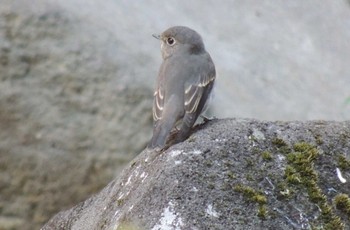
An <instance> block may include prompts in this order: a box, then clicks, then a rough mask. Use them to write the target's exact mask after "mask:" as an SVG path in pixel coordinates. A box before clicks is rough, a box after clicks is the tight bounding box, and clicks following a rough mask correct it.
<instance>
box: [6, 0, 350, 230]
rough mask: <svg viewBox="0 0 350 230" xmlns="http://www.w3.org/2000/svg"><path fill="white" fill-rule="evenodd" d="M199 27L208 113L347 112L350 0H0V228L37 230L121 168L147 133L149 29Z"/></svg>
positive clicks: (154, 63) (294, 115) (152, 73)
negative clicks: (210, 71) (212, 68)
mask: <svg viewBox="0 0 350 230" xmlns="http://www.w3.org/2000/svg"><path fill="white" fill-rule="evenodd" d="M174 25H185V26H188V27H191V28H193V29H195V30H196V31H198V32H199V33H200V34H201V35H202V37H203V40H204V43H205V45H206V48H207V50H208V52H209V53H210V54H211V56H212V58H213V60H214V62H215V64H216V69H217V75H218V76H217V83H216V89H215V97H214V100H213V101H212V107H211V115H213V116H216V117H218V118H226V117H243V118H256V119H260V120H314V119H316V120H346V119H349V118H350V62H349V60H350V2H349V1H346V0H324V1H322V2H321V1H318V0H303V1H275V0H266V1H257V0H235V1H225V2H223V1H221V2H219V1H213V0H206V1H199V0H186V1H184V0H181V1H175V0H168V1H165V2H160V1H155V0H149V1H126V0H125V1H122V0H104V1H97V0H61V1H55V0H31V1H28V0H0V229H1V230H2V229H6V230H8V229H24V230H26V229H38V228H40V226H41V225H42V224H43V223H44V222H46V221H47V220H48V218H50V217H51V216H52V215H54V214H55V213H56V212H58V211H59V210H63V209H67V208H69V207H71V206H73V205H74V204H77V203H78V202H80V201H82V200H84V199H86V198H87V197H89V196H90V195H91V194H93V193H96V192H97V191H99V190H100V189H101V188H103V187H104V186H105V185H106V184H107V183H108V182H109V181H111V180H112V179H113V178H115V177H116V176H117V175H118V174H119V173H120V171H121V169H122V168H123V167H124V166H125V165H126V164H127V163H128V162H129V161H130V160H131V159H132V158H134V157H135V156H136V155H137V154H138V153H139V152H141V151H142V150H143V149H144V147H145V146H146V144H147V141H148V140H149V139H150V137H151V134H152V114H151V106H152V95H153V88H154V85H155V79H156V75H157V72H158V68H159V66H160V63H161V55H160V44H159V41H157V40H156V39H154V38H153V37H152V36H151V35H152V34H153V33H161V32H162V31H164V30H165V29H167V28H168V27H170V26H174Z"/></svg>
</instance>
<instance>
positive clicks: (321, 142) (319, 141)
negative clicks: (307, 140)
mask: <svg viewBox="0 0 350 230" xmlns="http://www.w3.org/2000/svg"><path fill="white" fill-rule="evenodd" d="M315 141H316V144H318V145H322V144H323V143H324V142H323V139H322V136H321V135H320V134H316V135H315Z"/></svg>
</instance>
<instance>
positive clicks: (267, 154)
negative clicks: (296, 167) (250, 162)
mask: <svg viewBox="0 0 350 230" xmlns="http://www.w3.org/2000/svg"><path fill="white" fill-rule="evenodd" d="M261 156H262V158H263V159H264V160H265V161H270V160H272V154H271V153H270V152H269V151H264V152H262V153H261Z"/></svg>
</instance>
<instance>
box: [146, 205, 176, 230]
mask: <svg viewBox="0 0 350 230" xmlns="http://www.w3.org/2000/svg"><path fill="white" fill-rule="evenodd" d="M182 227H183V222H182V218H181V217H180V216H179V215H178V214H177V213H176V212H174V204H173V203H172V202H171V201H170V202H169V203H168V206H167V207H166V208H164V211H163V213H162V217H161V218H160V220H159V222H158V223H157V224H156V225H154V226H153V228H152V230H180V229H182Z"/></svg>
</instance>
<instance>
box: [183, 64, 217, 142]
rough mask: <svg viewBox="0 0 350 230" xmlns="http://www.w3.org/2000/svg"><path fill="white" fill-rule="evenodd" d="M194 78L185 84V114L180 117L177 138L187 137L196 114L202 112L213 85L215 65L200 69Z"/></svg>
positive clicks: (196, 116)
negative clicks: (180, 122) (180, 121)
mask: <svg viewBox="0 0 350 230" xmlns="http://www.w3.org/2000/svg"><path fill="white" fill-rule="evenodd" d="M195 79H196V80H195V81H193V82H191V83H187V84H185V101H184V103H185V111H186V112H185V115H184V117H183V119H182V125H181V128H180V133H179V134H178V140H180V141H182V140H184V139H186V138H187V135H188V134H189V130H190V128H191V127H192V126H193V124H194V123H195V122H196V120H197V118H198V116H199V115H200V114H201V113H202V112H203V109H204V106H205V104H206V102H207V99H208V97H209V95H210V92H211V90H212V88H213V86H214V81H215V67H214V65H212V66H209V68H205V69H204V70H203V71H201V73H200V75H199V77H197V78H195Z"/></svg>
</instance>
